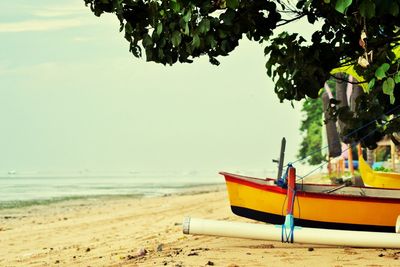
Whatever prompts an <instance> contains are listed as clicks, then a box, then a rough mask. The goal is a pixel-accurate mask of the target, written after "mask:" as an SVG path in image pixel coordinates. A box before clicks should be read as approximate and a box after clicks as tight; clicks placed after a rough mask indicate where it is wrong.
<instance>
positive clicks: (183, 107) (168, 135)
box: [0, 0, 301, 172]
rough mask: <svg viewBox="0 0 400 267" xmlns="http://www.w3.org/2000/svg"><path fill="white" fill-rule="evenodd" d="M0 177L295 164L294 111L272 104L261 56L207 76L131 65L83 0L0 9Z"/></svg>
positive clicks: (114, 31) (241, 56) (10, 4)
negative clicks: (279, 160) (282, 160)
mask: <svg viewBox="0 0 400 267" xmlns="http://www.w3.org/2000/svg"><path fill="white" fill-rule="evenodd" d="M0 40H1V42H0V51H1V56H0V87H1V88H0V123H1V124H0V125H1V126H0V172H7V171H10V170H16V171H21V172H24V171H57V172H58V171H59V172H62V171H79V170H90V171H100V172H101V171H132V170H138V171H146V170H156V171H164V170H178V171H190V170H199V171H204V170H206V171H215V172H217V171H220V170H224V171H236V170H245V171H246V170H248V171H250V170H263V169H271V168H275V165H274V164H272V162H271V160H272V159H273V158H276V157H277V156H278V154H279V148H280V141H281V138H282V137H283V136H285V137H286V138H287V155H286V156H287V159H288V160H289V161H293V160H295V155H296V153H297V150H298V148H299V143H300V141H301V137H300V133H299V126H300V120H301V113H300V107H301V104H300V103H295V109H293V108H292V107H291V105H290V103H289V102H285V103H283V104H281V103H279V100H278V98H277V96H276V95H275V94H274V92H273V82H272V81H271V79H270V78H268V76H267V75H266V71H265V66H264V65H265V62H266V60H267V59H266V58H265V57H264V55H263V46H262V45H261V46H260V45H258V44H253V43H250V42H248V41H246V40H244V41H242V42H241V45H240V47H239V48H237V49H236V50H235V51H234V52H232V53H231V55H230V56H229V57H225V58H219V59H220V61H221V65H220V66H219V67H216V66H213V65H210V64H209V63H208V59H207V58H202V59H199V60H196V61H195V62H194V63H193V64H178V65H174V66H172V67H165V66H162V65H157V64H154V63H146V62H145V60H144V59H136V58H134V57H133V56H132V55H131V54H130V53H129V51H128V43H127V42H126V41H125V40H124V38H123V34H122V33H120V32H119V23H118V21H117V19H116V17H115V16H114V15H105V16H102V17H100V18H98V17H95V16H94V15H93V14H92V13H91V11H90V9H89V8H87V7H85V6H84V3H83V0H59V1H52V0H41V1H31V0H21V1H1V2H0Z"/></svg>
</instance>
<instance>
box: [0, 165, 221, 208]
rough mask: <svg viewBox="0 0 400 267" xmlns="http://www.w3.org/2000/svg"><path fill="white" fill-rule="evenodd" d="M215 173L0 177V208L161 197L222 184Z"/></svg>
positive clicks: (219, 177) (9, 175)
mask: <svg viewBox="0 0 400 267" xmlns="http://www.w3.org/2000/svg"><path fill="white" fill-rule="evenodd" d="M223 183H224V178H223V177H222V176H221V175H218V174H217V173H215V174H212V173H208V174H199V173H167V172H166V173H135V174H107V175H104V174H79V175H71V174H53V175H51V174H50V175H49V174H46V175H37V174H36V175H32V174H30V175H26V174H25V175H19V174H13V173H12V174H6V175H2V176H0V209H4V208H11V207H19V206H27V205H35V204H47V203H52V202H57V201H62V200H68V199H77V198H93V197H102V196H122V195H124V196H132V197H146V196H161V195H165V194H172V193H179V192H180V191H184V190H187V189H189V188H191V187H199V186H206V185H218V184H220V185H222V184H223Z"/></svg>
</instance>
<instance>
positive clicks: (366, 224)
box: [220, 172, 400, 233]
mask: <svg viewBox="0 0 400 267" xmlns="http://www.w3.org/2000/svg"><path fill="white" fill-rule="evenodd" d="M220 174H222V175H223V176H225V180H226V186H227V190H228V194H229V201H230V205H231V209H232V212H233V213H234V214H236V215H239V216H242V217H246V218H250V219H254V220H257V221H262V222H266V223H272V224H283V223H284V222H285V215H286V214H287V213H286V212H285V208H286V207H287V205H288V202H289V200H288V188H287V185H285V184H283V185H282V186H278V185H277V184H276V181H277V180H276V179H268V178H267V179H259V178H252V177H247V176H242V175H237V174H231V173H227V172H221V173H220ZM398 215H400V190H396V189H386V188H385V189H383V188H371V187H356V186H345V185H340V186H338V185H326V184H325V185H322V184H305V183H304V184H296V185H295V197H294V200H293V218H294V225H296V226H303V227H313V228H325V229H342V230H354V231H373V232H392V233H393V232H394V231H395V225H396V219H397V216H398Z"/></svg>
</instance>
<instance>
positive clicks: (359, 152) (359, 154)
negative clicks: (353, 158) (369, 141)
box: [357, 144, 362, 158]
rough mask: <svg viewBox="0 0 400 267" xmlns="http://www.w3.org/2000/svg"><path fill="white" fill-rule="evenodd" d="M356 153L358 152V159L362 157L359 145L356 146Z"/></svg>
mask: <svg viewBox="0 0 400 267" xmlns="http://www.w3.org/2000/svg"><path fill="white" fill-rule="evenodd" d="M357 152H358V157H359V158H360V156H362V150H361V144H358V145H357Z"/></svg>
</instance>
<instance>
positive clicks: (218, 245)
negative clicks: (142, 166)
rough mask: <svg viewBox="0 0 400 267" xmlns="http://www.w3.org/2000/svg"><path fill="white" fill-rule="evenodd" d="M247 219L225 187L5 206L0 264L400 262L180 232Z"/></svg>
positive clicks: (383, 254) (392, 254)
mask: <svg viewBox="0 0 400 267" xmlns="http://www.w3.org/2000/svg"><path fill="white" fill-rule="evenodd" d="M187 215H190V216H192V217H199V218H209V219H217V220H232V221H243V222H250V220H247V219H244V218H240V217H237V216H235V215H234V214H232V213H231V211H230V207H229V203H228V199H227V193H226V191H225V188H224V186H216V187H208V188H201V189H200V188H199V189H197V190H195V191H192V192H187V193H184V194H179V195H168V196H163V197H153V198H131V197H107V198H99V199H82V200H70V201H65V202H59V203H53V204H49V205H38V206H30V207H25V208H17V209H5V210H0V266H226V267H228V266H229V267H237V266H400V259H399V257H400V250H393V249H360V248H345V247H328V246H315V245H312V244H284V243H280V242H270V241H263V240H244V239H235V238H223V237H211V236H191V235H183V234H182V220H183V218H184V217H185V216H187Z"/></svg>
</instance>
